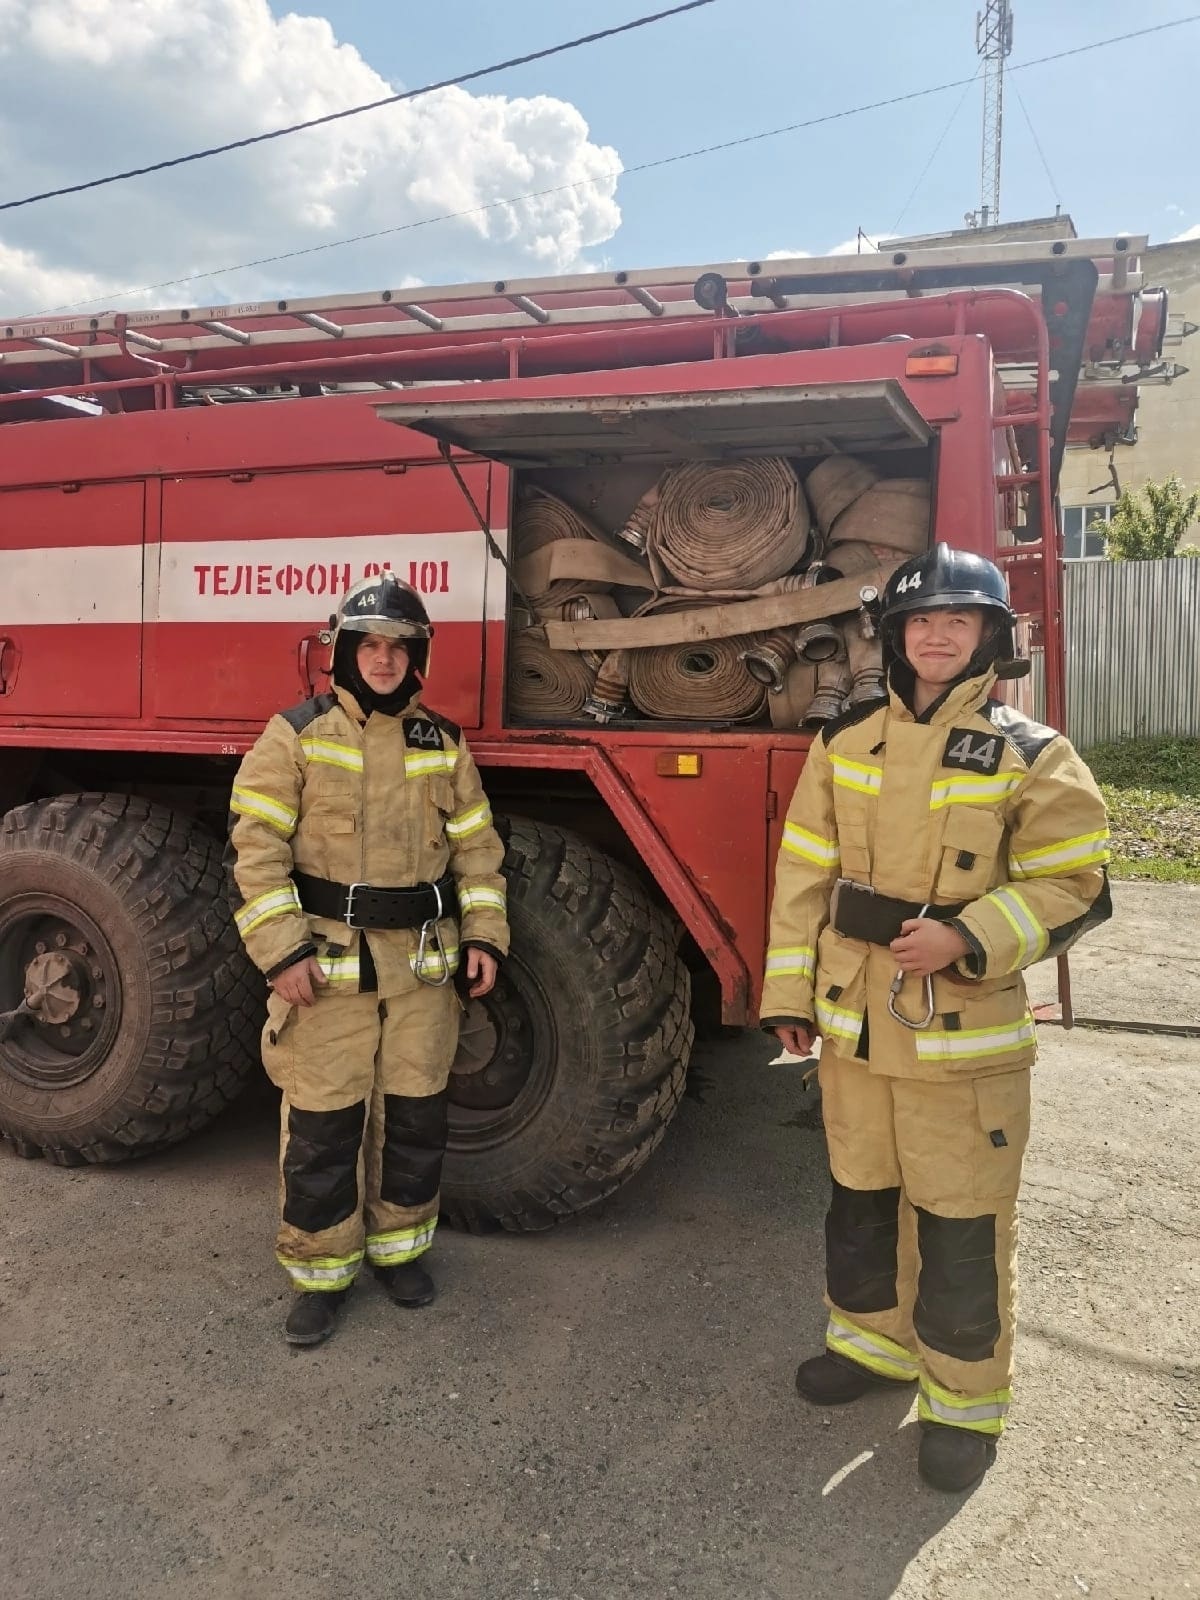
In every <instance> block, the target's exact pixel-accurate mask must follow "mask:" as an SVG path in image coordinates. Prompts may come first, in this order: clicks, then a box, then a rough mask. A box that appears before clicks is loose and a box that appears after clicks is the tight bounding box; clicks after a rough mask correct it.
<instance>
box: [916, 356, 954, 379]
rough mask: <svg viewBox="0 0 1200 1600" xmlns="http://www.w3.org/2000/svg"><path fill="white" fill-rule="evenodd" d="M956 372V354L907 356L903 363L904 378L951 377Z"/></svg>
mask: <svg viewBox="0 0 1200 1600" xmlns="http://www.w3.org/2000/svg"><path fill="white" fill-rule="evenodd" d="M957 373H958V357H957V356H945V355H923V356H909V358H908V360H907V361H906V362H905V363H904V376H905V377H906V378H953V377H955V376H956V375H957Z"/></svg>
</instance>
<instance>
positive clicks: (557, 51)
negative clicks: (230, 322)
mask: <svg viewBox="0 0 1200 1600" xmlns="http://www.w3.org/2000/svg"><path fill="white" fill-rule="evenodd" d="M712 4H713V0H686V3H685V4H682V5H677V6H671V7H670V9H669V10H666V11H655V12H653V13H652V14H651V15H649V16H644V17H634V18H633V20H632V21H631V22H622V23H620V24H619V25H618V26H617V27H613V28H601V29H600V30H599V31H598V32H596V33H585V34H581V35H580V37H579V38H578V39H567V40H566V41H565V42H564V43H563V44H553V45H548V46H547V47H546V49H544V50H531V51H529V52H528V53H527V54H526V55H523V56H510V57H509V59H508V60H507V61H497V62H495V63H494V64H493V65H492V66H490V67H476V68H475V70H474V71H472V72H460V73H458V74H457V75H456V76H455V77H453V78H443V79H442V80H441V81H440V82H439V83H427V84H424V85H423V86H422V87H421V88H420V89H405V90H404V91H403V92H402V93H400V94H390V95H387V96H385V98H384V99H382V100H371V101H368V103H367V104H366V105H362V106H349V107H348V108H347V109H346V110H345V111H330V112H328V113H327V114H326V115H325V116H323V117H312V118H310V119H309V121H307V122H294V123H293V124H292V125H291V127H288V128H273V129H272V130H271V131H270V132H269V133H254V134H250V135H248V136H247V137H246V138H245V139H232V140H230V142H229V143H228V144H214V145H210V146H209V147H208V149H206V150H193V151H192V153H191V154H190V155H186V156H172V157H171V158H170V159H169V160H166V161H155V162H152V163H151V164H150V165H149V166H147V167H130V168H129V170H128V171H127V172H112V173H110V174H109V175H108V177H107V178H89V179H88V180H87V182H86V183H71V184H67V185H65V186H64V187H63V188H61V189H44V190H43V191H42V192H41V193H40V194H27V195H25V196H24V198H23V199H20V200H4V201H0V211H16V210H18V209H19V208H20V207H21V206H32V205H36V204H37V203H38V202H39V201H40V200H57V199H58V198H59V196H61V195H65V194H83V193H84V192H85V191H86V190H88V189H101V188H103V187H104V185H105V184H109V183H123V182H124V181H125V179H126V178H144V177H145V176H146V175H147V174H148V173H151V172H165V171H166V170H167V169H168V168H169V167H183V166H186V165H187V164H188V163H189V162H192V161H207V160H208V158H209V157H210V156H221V155H225V154H226V153H227V152H228V151H230V150H246V149H248V148H249V147H250V146H251V145H255V144H265V143H266V142H267V141H268V140H269V139H283V138H286V137H287V135H288V134H292V133H303V132H304V131H305V130H306V129H308V128H322V127H324V126H325V125H326V124H327V123H330V122H341V121H343V120H344V119H345V118H346V117H358V116H361V115H362V113H363V112H364V111H378V110H379V109H380V107H381V106H396V105H399V104H400V103H401V102H402V101H405V100H417V99H420V97H421V96H422V95H426V94H433V93H434V91H435V90H437V89H453V88H458V87H460V86H461V85H462V84H464V83H474V82H475V81H476V80H477V79H479V78H489V77H491V76H492V75H493V74H494V73H497V72H506V71H508V69H509V68H510V67H525V66H528V65H529V63H530V62H531V61H545V60H546V58H547V57H548V56H558V55H562V54H563V52H564V51H566V50H578V49H580V48H581V47H582V46H583V45H586V44H598V43H599V42H600V40H602V39H612V38H615V37H616V35H617V34H619V33H632V32H633V30H634V29H635V28H645V27H648V26H649V25H650V23H652V22H662V21H664V20H665V19H666V18H667V17H677V16H680V15H681V14H682V13H683V12H685V11H696V10H698V9H699V7H701V6H709V5H712Z"/></svg>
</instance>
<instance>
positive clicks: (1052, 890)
mask: <svg viewBox="0 0 1200 1600" xmlns="http://www.w3.org/2000/svg"><path fill="white" fill-rule="evenodd" d="M1015 620H1016V619H1015V617H1014V614H1013V612H1012V609H1011V607H1010V605H1009V602H1008V596H1007V591H1006V587H1005V582H1004V578H1003V576H1002V574H1001V573H1000V571H999V570H998V569H997V568H996V567H995V566H994V565H993V564H992V563H991V562H990V561H986V560H984V559H983V558H982V557H981V556H977V555H973V554H970V553H968V552H966V551H961V550H955V549H951V548H949V547H948V546H946V545H938V546H936V547H935V548H934V549H932V550H931V551H929V552H927V553H925V554H923V555H919V556H917V557H915V558H913V559H912V560H910V561H907V562H906V563H905V564H904V565H903V566H902V567H900V568H899V569H898V571H897V572H896V573H894V574H893V576H892V578H891V579H890V581H889V583H888V585H887V587H886V589H885V591H884V595H883V600H882V607H881V633H882V637H883V643H884V658H885V663H886V664H887V667H888V689H889V695H888V699H887V700H886V701H885V702H882V703H880V702H874V703H868V704H865V705H862V706H859V707H857V708H856V709H854V710H852V711H850V712H849V713H847V714H846V715H845V716H843V717H842V718H841V719H840V720H839V721H837V722H834V723H832V724H830V725H829V726H828V727H826V728H825V729H824V730H823V731H822V733H821V734H820V735H819V737H818V738H817V739H816V740H815V741H814V743H813V746H812V749H811V751H810V753H809V757H808V760H807V763H806V764H805V767H804V770H803V772H802V774H801V777H800V781H799V783H798V785H797V787H796V791H795V794H794V796H793V799H792V802H791V806H790V808H789V810H788V815H787V821H786V824H785V827H784V834H783V841H782V847H781V850H780V854H779V859H778V866H777V874H776V884H775V897H774V902H773V906H772V912H771V930H770V947H769V949H768V952H767V968H766V981H765V985H764V990H763V1000H762V1008H761V1014H762V1025H763V1027H764V1028H767V1029H769V1030H771V1031H774V1032H775V1033H776V1034H777V1035H778V1037H779V1038H780V1040H781V1041H782V1042H783V1044H784V1045H785V1046H786V1047H787V1048H788V1049H789V1050H791V1051H793V1052H794V1053H795V1054H797V1055H808V1054H809V1053H810V1051H811V1046H812V1042H813V1039H814V1037H815V1036H817V1035H819V1036H820V1037H821V1039H822V1049H821V1061H820V1069H819V1070H820V1083H821V1091H822V1104H823V1113H824V1121H825V1130H826V1137H827V1141H828V1146H829V1162H830V1168H831V1174H832V1199H831V1203H830V1208H829V1213H828V1217H827V1221H826V1286H827V1295H826V1303H827V1305H828V1307H829V1321H828V1327H827V1332H826V1350H825V1353H824V1354H823V1355H820V1356H816V1357H814V1358H812V1359H811V1360H808V1361H805V1362H804V1363H803V1364H802V1365H801V1366H800V1369H799V1371H798V1372H797V1375H796V1384H797V1388H798V1389H799V1391H800V1393H801V1395H803V1396H804V1398H805V1399H807V1400H809V1401H811V1402H812V1403H813V1404H816V1405H837V1404H842V1403H845V1402H848V1401H851V1400H855V1399H858V1398H859V1397H860V1396H861V1395H863V1394H864V1393H866V1392H867V1391H868V1389H870V1388H871V1387H872V1386H873V1385H883V1386H887V1385H906V1384H909V1383H913V1382H916V1383H918V1384H919V1408H918V1410H919V1417H920V1421H921V1428H922V1432H921V1443H920V1450H919V1455H918V1466H919V1470H920V1472H921V1475H922V1476H923V1477H924V1478H925V1479H926V1481H928V1482H929V1483H931V1484H933V1485H934V1486H935V1487H937V1488H939V1489H945V1490H951V1491H954V1490H963V1489H966V1488H969V1487H970V1486H971V1485H972V1484H973V1483H975V1482H976V1481H978V1479H979V1478H980V1477H981V1476H982V1474H983V1473H984V1471H985V1470H986V1469H987V1467H988V1465H989V1464H990V1462H991V1460H992V1458H993V1455H994V1442H995V1440H996V1439H997V1438H998V1436H999V1435H1000V1433H1001V1432H1002V1430H1003V1428H1004V1423H1005V1418H1006V1416H1007V1413H1008V1409H1009V1403H1010V1398H1011V1382H1012V1349H1013V1325H1014V1316H1015V1269H1016V1238H1017V1234H1016V1199H1017V1190H1018V1186H1019V1183H1020V1177H1021V1162H1022V1157H1023V1154H1024V1150H1025V1144H1026V1140H1027V1138H1028V1132H1029V1079H1030V1066H1031V1064H1032V1062H1033V1059H1034V1055H1035V1042H1034V1023H1033V1017H1032V1015H1031V1013H1030V1010H1029V1004H1028V1000H1027V997H1026V993H1025V984H1024V981H1023V979H1022V976H1021V974H1022V970H1023V969H1024V968H1026V967H1029V966H1031V965H1032V964H1033V963H1034V962H1036V961H1042V960H1045V959H1047V958H1048V957H1051V956H1056V955H1059V954H1061V953H1062V952H1064V951H1065V950H1067V949H1068V948H1069V947H1070V946H1071V945H1072V944H1073V943H1074V942H1075V940H1076V939H1078V938H1079V936H1080V935H1081V934H1082V933H1084V932H1086V931H1087V930H1088V929H1089V928H1092V927H1095V926H1096V925H1097V924H1099V923H1101V922H1103V921H1104V920H1105V919H1106V918H1107V917H1108V916H1109V915H1110V914H1111V905H1110V901H1109V894H1108V882H1107V875H1106V872H1105V864H1106V863H1107V861H1108V826H1107V820H1106V816H1105V811H1104V803H1103V801H1102V800H1101V798H1100V794H1099V791H1098V790H1097V788H1096V785H1095V783H1094V781H1093V779H1092V776H1091V774H1090V772H1089V771H1088V769H1087V767H1086V766H1085V765H1084V763H1083V762H1082V761H1081V760H1080V758H1079V756H1078V755H1077V754H1076V753H1075V751H1074V750H1073V749H1072V747H1071V745H1070V744H1069V743H1068V741H1067V740H1066V739H1065V738H1063V736H1062V735H1061V734H1058V733H1056V732H1054V730H1053V729H1050V728H1046V727H1042V726H1041V725H1039V724H1038V723H1036V722H1033V721H1031V720H1030V719H1029V718H1028V717H1025V716H1023V715H1021V714H1020V713H1018V712H1016V711H1014V710H1012V709H1011V708H1009V707H1008V706H1006V705H1002V704H1001V703H1000V702H999V701H998V700H997V699H995V698H993V695H994V693H995V690H996V684H997V680H998V679H1001V678H1007V677H1015V676H1018V675H1020V673H1021V672H1022V671H1023V670H1024V669H1025V663H1023V662H1019V661H1018V660H1017V652H1016V640H1015Z"/></svg>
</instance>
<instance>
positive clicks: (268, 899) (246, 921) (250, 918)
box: [233, 883, 301, 934]
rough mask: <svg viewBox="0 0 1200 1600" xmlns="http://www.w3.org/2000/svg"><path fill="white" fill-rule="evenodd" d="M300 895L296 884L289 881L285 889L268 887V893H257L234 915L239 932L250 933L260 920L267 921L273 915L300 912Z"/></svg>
mask: <svg viewBox="0 0 1200 1600" xmlns="http://www.w3.org/2000/svg"><path fill="white" fill-rule="evenodd" d="M300 909H301V907H300V896H299V895H298V894H297V893H296V886H295V884H291V883H289V884H288V885H287V886H286V888H283V889H268V890H267V892H266V894H260V895H255V897H254V899H253V900H247V902H246V904H245V905H244V906H243V907H242V908H241V910H240V911H238V912H236V913H235V915H234V919H233V920H234V922H235V923H236V924H237V930H238V932H239V933H242V934H246V933H249V932H250V930H251V929H252V928H257V927H258V925H259V923H260V922H267V921H269V920H270V919H271V918H272V917H286V916H290V915H291V914H292V913H293V912H295V913H296V914H297V915H298V914H299V913H300Z"/></svg>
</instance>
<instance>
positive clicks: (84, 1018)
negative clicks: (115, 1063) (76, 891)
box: [0, 895, 121, 1089]
mask: <svg viewBox="0 0 1200 1600" xmlns="http://www.w3.org/2000/svg"><path fill="white" fill-rule="evenodd" d="M120 1010H121V987H120V977H119V974H118V971H117V963H116V957H115V955H114V953H113V950H112V948H111V946H110V945H109V943H108V940H107V939H106V938H105V937H104V934H103V933H102V932H101V930H100V929H99V927H97V925H96V924H95V923H94V922H93V921H92V919H91V918H90V917H88V916H87V915H86V914H85V913H84V912H82V911H81V910H79V909H78V908H77V907H75V906H71V905H69V904H68V903H67V902H65V901H62V900H59V899H58V898H57V897H51V896H48V895H47V896H41V895H38V896H33V895H30V896H22V897H21V898H20V899H14V900H11V901H9V902H8V903H7V905H5V906H4V908H3V914H2V915H0V1013H6V1014H7V1015H6V1021H7V1024H8V1025H7V1027H6V1028H5V1029H4V1030H3V1031H4V1038H3V1040H2V1042H0V1069H2V1070H4V1071H5V1072H7V1073H9V1075H10V1076H12V1077H14V1078H17V1079H19V1080H20V1081H21V1082H23V1083H28V1084H31V1085H32V1086H34V1087H36V1088H42V1089H47V1088H50V1089H65V1088H69V1087H71V1086H72V1085H74V1084H77V1083H82V1082H83V1081H84V1079H85V1078H89V1077H90V1076H91V1075H92V1073H93V1072H95V1071H96V1069H97V1068H98V1067H99V1066H100V1065H101V1064H102V1063H103V1061H104V1060H105V1058H106V1056H107V1055H108V1053H109V1051H110V1050H111V1048H112V1045H113V1041H114V1039H115V1036H116V1031H117V1024H118V1023H119V1020H120Z"/></svg>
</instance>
